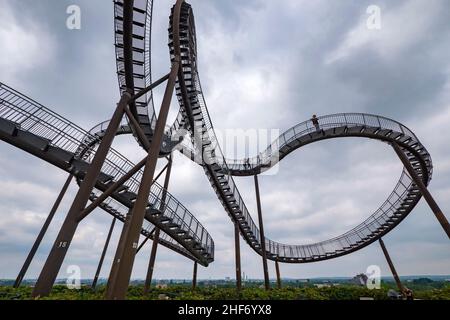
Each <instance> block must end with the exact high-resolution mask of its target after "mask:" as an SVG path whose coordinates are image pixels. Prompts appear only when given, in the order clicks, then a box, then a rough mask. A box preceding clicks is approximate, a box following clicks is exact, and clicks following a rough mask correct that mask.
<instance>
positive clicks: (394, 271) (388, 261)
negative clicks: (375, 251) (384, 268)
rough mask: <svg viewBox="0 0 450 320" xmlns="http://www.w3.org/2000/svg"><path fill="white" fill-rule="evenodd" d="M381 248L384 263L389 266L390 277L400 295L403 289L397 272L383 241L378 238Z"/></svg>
mask: <svg viewBox="0 0 450 320" xmlns="http://www.w3.org/2000/svg"><path fill="white" fill-rule="evenodd" d="M378 242H379V243H380V246H381V250H383V253H384V256H385V257H386V261H387V263H388V265H389V269H391V272H392V275H393V276H394V280H395V283H396V284H397V287H398V290H400V293H401V294H404V292H405V288H404V287H403V284H402V282H401V281H400V277H399V276H398V273H397V270H395V267H394V263H392V260H391V257H390V256H389V252H388V251H387V249H386V246H385V245H384V241H383V240H382V239H381V238H380V239H379V240H378Z"/></svg>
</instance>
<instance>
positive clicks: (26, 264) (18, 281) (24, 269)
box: [14, 174, 73, 288]
mask: <svg viewBox="0 0 450 320" xmlns="http://www.w3.org/2000/svg"><path fill="white" fill-rule="evenodd" d="M72 179H73V175H72V174H71V175H69V177H68V178H67V180H66V182H65V183H64V186H63V188H62V189H61V192H60V193H59V195H58V198H57V199H56V201H55V203H54V204H53V207H52V209H51V210H50V213H49V215H48V217H47V219H46V220H45V222H44V225H43V226H42V228H41V231H40V232H39V234H38V236H37V238H36V240H35V242H34V244H33V247H32V248H31V250H30V253H28V256H27V258H26V260H25V262H24V264H23V266H22V268H21V269H20V272H19V275H18V276H17V278H16V281H15V282H14V288H18V287H19V286H20V284H21V283H22V280H23V278H24V277H25V274H26V273H27V271H28V268H29V267H30V264H31V261H33V258H34V255H35V254H36V251H37V250H38V248H39V245H40V244H41V242H42V239H43V238H44V236H45V233H46V232H47V229H48V227H49V226H50V223H51V222H52V220H53V217H54V216H55V213H56V210H58V207H59V205H60V204H61V201H62V199H63V197H64V195H65V194H66V192H67V189H68V187H69V185H70V182H71V181H72Z"/></svg>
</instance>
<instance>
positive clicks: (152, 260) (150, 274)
mask: <svg viewBox="0 0 450 320" xmlns="http://www.w3.org/2000/svg"><path fill="white" fill-rule="evenodd" d="M171 171H172V156H170V157H169V163H168V166H167V171H166V176H165V178H164V190H163V194H162V197H161V207H160V210H161V212H164V206H165V203H166V196H167V189H168V188H169V180H170V173H171ZM160 232H161V230H160V229H159V228H158V227H155V235H154V237H153V244H152V251H151V254H150V261H149V263H148V270H147V277H146V278H145V285H144V295H146V294H148V292H149V290H150V286H151V284H152V277H153V268H154V267H155V260H156V252H157V250H158V241H159V234H160Z"/></svg>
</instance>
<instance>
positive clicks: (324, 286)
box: [314, 283, 333, 289]
mask: <svg viewBox="0 0 450 320" xmlns="http://www.w3.org/2000/svg"><path fill="white" fill-rule="evenodd" d="M314 286H315V287H316V288H318V289H322V288H330V287H332V286H333V285H332V284H331V283H315V284H314Z"/></svg>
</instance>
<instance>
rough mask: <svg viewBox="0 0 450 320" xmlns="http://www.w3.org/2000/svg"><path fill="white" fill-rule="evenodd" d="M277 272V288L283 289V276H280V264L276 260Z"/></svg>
mask: <svg viewBox="0 0 450 320" xmlns="http://www.w3.org/2000/svg"><path fill="white" fill-rule="evenodd" d="M275 271H276V273H277V287H278V289H281V275H280V264H279V263H278V261H277V260H275Z"/></svg>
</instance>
